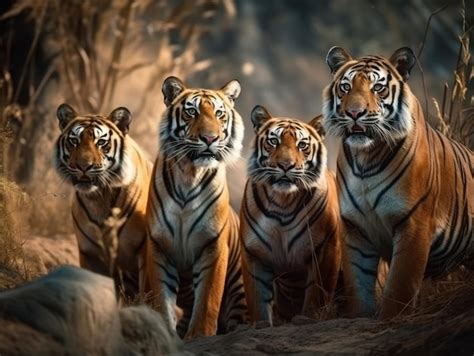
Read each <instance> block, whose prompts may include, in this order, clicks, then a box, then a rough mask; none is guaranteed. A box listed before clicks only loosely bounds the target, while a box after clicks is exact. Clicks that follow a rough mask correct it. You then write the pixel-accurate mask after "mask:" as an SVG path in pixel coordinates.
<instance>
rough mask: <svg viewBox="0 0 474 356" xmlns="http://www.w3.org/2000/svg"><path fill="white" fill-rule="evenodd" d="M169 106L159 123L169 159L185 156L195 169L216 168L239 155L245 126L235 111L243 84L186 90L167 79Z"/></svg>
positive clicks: (234, 82) (166, 91) (170, 78)
mask: <svg viewBox="0 0 474 356" xmlns="http://www.w3.org/2000/svg"><path fill="white" fill-rule="evenodd" d="M162 91H163V95H164V101H165V104H166V106H167V110H166V111H165V113H164V115H163V118H162V120H161V124H160V142H161V148H162V151H163V152H164V155H165V156H166V159H173V158H174V159H176V160H181V159H182V158H184V157H186V158H187V159H189V160H190V161H191V163H192V164H193V165H194V166H196V167H206V168H216V167H218V166H219V164H221V163H225V164H231V163H234V162H235V161H236V160H237V159H238V157H239V156H240V150H241V149H242V139H243V135H244V127H243V123H242V118H241V117H240V115H239V114H238V112H237V111H236V110H235V109H234V102H235V100H236V99H237V97H238V96H239V94H240V84H239V82H238V81H237V80H232V81H230V82H229V83H227V84H226V85H225V86H223V87H222V88H221V89H219V90H209V89H191V88H186V86H185V85H184V84H183V82H182V81H181V80H179V79H178V78H176V77H168V78H167V79H166V80H165V81H164V83H163V88H162Z"/></svg>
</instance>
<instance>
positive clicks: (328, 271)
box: [240, 106, 341, 325]
mask: <svg viewBox="0 0 474 356" xmlns="http://www.w3.org/2000/svg"><path fill="white" fill-rule="evenodd" d="M251 120H252V123H253V126H254V130H255V133H256V137H255V141H254V146H253V151H252V154H251V157H250V161H249V164H248V174H249V180H248V181H247V184H246V187H245V193H244V197H243V200H242V206H241V209H240V220H241V228H240V237H241V242H242V246H243V249H242V271H243V277H244V285H245V295H246V299H247V305H248V308H249V312H250V319H251V321H252V322H254V323H255V322H257V321H263V322H267V323H269V324H270V325H272V324H273V313H272V309H273V308H272V302H275V310H276V311H277V313H278V314H279V316H280V317H282V318H284V319H289V318H291V317H292V316H293V315H295V314H297V313H302V314H304V315H307V316H311V317H314V316H315V315H316V313H317V311H318V310H319V308H321V307H323V306H325V305H326V304H327V303H328V302H329V301H330V300H331V299H332V296H333V294H334V290H335V287H336V281H337V277H338V273H339V268H340V263H341V246H340V244H341V242H340V229H339V204H338V199H337V194H336V184H335V178H334V175H333V174H332V173H331V172H329V171H328V170H327V168H326V159H327V158H326V148H325V146H324V145H323V143H322V138H323V130H322V128H321V122H320V120H321V117H317V118H315V119H313V120H312V121H311V122H310V123H309V124H306V123H303V122H301V121H299V120H296V119H289V118H276V117H272V116H271V115H270V114H269V112H268V111H267V110H266V109H265V108H264V107H262V106H256V107H255V108H254V109H253V111H252V114H251Z"/></svg>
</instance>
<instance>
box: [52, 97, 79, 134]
mask: <svg viewBox="0 0 474 356" xmlns="http://www.w3.org/2000/svg"><path fill="white" fill-rule="evenodd" d="M56 116H57V117H58V120H59V128H60V129H61V131H63V130H64V128H65V127H66V126H67V124H68V123H69V122H70V121H71V120H72V119H74V118H75V117H77V113H76V110H74V109H73V108H72V106H70V105H68V104H66V103H63V104H61V105H59V106H58V109H57V110H56Z"/></svg>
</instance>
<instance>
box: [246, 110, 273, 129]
mask: <svg viewBox="0 0 474 356" xmlns="http://www.w3.org/2000/svg"><path fill="white" fill-rule="evenodd" d="M271 118H272V115H271V114H270V113H269V112H268V110H267V109H265V108H264V107H263V106H261V105H257V106H255V107H254V108H253V110H252V113H251V114H250V119H251V120H252V124H253V129H254V131H255V133H257V132H258V130H259V129H260V127H262V125H263V124H264V123H265V122H267V121H268V120H270V119H271Z"/></svg>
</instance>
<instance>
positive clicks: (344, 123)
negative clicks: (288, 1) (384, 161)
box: [323, 47, 415, 150]
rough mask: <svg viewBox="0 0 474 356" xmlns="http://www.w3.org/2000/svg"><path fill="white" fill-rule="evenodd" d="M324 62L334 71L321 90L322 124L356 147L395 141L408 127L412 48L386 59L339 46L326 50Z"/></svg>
mask: <svg viewBox="0 0 474 356" xmlns="http://www.w3.org/2000/svg"><path fill="white" fill-rule="evenodd" d="M326 62H327V63H328V65H329V67H330V69H331V72H332V73H333V74H334V78H333V80H332V82H331V83H330V84H329V85H328V86H327V87H326V89H325V90H324V93H323V103H324V106H323V115H324V126H325V128H326V130H327V132H328V133H329V134H332V135H335V136H339V137H342V138H343V140H344V142H345V143H346V144H348V145H349V146H350V147H352V148H355V149H363V150H364V149H365V150H367V149H370V148H371V147H373V146H374V145H375V144H377V143H379V142H385V143H388V144H389V145H394V144H395V143H396V142H398V141H399V140H400V139H402V138H403V137H405V136H406V135H408V134H409V133H410V132H411V131H412V129H413V119H412V118H411V115H410V103H409V101H408V98H409V97H410V95H409V93H408V91H409V88H408V86H407V85H406V83H405V82H406V81H407V80H408V77H409V74H410V70H411V68H412V67H413V65H414V64H415V56H414V54H413V52H412V51H411V49H409V48H407V47H404V48H400V49H399V50H397V51H396V52H395V53H394V54H393V55H392V57H390V59H389V60H387V59H385V58H383V57H379V56H366V57H362V58H359V59H355V60H354V59H352V58H351V56H350V55H349V54H348V53H347V52H346V51H345V50H344V49H343V48H341V47H333V48H331V49H330V51H329V53H328V55H327V58H326Z"/></svg>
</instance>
